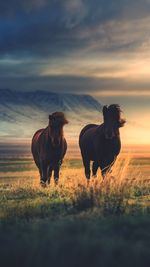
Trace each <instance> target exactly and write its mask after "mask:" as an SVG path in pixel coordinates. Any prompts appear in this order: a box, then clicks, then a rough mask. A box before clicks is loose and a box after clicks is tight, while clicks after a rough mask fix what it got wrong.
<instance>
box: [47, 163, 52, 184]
mask: <svg viewBox="0 0 150 267" xmlns="http://www.w3.org/2000/svg"><path fill="white" fill-rule="evenodd" d="M52 170H53V168H52V167H50V166H49V167H48V170H47V182H48V184H50V180H51V176H52Z"/></svg>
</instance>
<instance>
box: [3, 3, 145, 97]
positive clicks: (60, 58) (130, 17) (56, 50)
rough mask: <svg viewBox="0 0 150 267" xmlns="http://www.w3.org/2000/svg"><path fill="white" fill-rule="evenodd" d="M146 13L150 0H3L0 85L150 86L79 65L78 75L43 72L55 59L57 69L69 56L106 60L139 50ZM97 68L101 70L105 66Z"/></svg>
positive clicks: (55, 87) (142, 44)
mask: <svg viewBox="0 0 150 267" xmlns="http://www.w3.org/2000/svg"><path fill="white" fill-rule="evenodd" d="M149 14H150V1H149V0H137V1H134V0H130V1H129V0H115V1H110V0H93V1H91V0H73V1H70V0H61V1H60V0H22V1H20V0H6V1H1V2H0V87H1V88H2V87H10V88H12V87H13V88H14V89H15V88H16V89H26V88H28V89H41V88H43V89H47V90H48V89H50V90H58V91H59V90H64V91H66V92H68V91H74V90H75V91H77V92H80V91H82V92H84V91H85V92H86V91H88V92H89V91H90V90H93V91H101V90H127V89H129V90H133V89H138V88H140V90H141V88H142V89H145V90H146V89H149V88H148V81H147V82H146V81H145V82H144V83H143V87H142V82H140V83H139V82H131V81H130V82H128V81H127V80H126V79H123V78H112V77H110V78H109V77H108V78H99V79H98V78H94V77H92V74H93V76H94V72H93V73H92V74H91V76H90V77H86V76H85V77H84V76H82V75H81V76H80V75H79V71H78V73H77V74H76V73H75V74H76V75H78V76H74V75H72V76H69V75H68V73H67V72H66V75H64V76H63V75H57V76H56V75H55V76H52V75H51V76H42V75H43V74H42V73H43V72H42V70H43V69H45V68H46V66H47V67H49V66H50V65H51V69H53V67H55V69H56V66H54V61H55V60H56V61H57V64H58V69H59V71H58V73H61V68H60V67H59V63H60V64H61V66H62V69H63V66H64V65H65V62H66V60H67V59H68V58H69V59H71V60H72V62H73V61H74V59H75V58H79V59H80V60H81V59H82V58H86V57H88V58H89V62H90V57H91V58H92V57H93V56H94V57H97V59H98V60H101V61H102V62H105V56H107V57H108V56H109V57H110V58H111V59H113V58H116V56H119V57H120V58H122V55H123V54H125V56H126V54H128V53H129V54H133V53H134V52H136V53H137V52H138V51H140V53H141V52H142V49H143V48H142V47H144V49H145V48H146V49H147V50H149V34H150V29H149V23H150V16H149ZM104 55H105V56H104ZM125 56H124V57H125ZM71 60H70V62H71ZM48 61H49V62H48ZM79 63H80V62H79ZM48 64H49V66H48ZM98 69H99V71H100V73H103V72H105V66H104V67H103V66H102V67H101V68H100V67H99V66H98ZM107 70H108V67H107ZM107 70H106V72H107ZM116 70H117V67H116ZM108 71H109V70H108ZM110 71H111V70H110ZM112 71H113V70H112ZM87 72H88V66H87ZM97 72H98V71H97ZM63 73H64V72H63ZM37 87H39V88H37Z"/></svg>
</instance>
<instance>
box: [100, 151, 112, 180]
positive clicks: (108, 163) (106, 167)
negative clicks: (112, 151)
mask: <svg viewBox="0 0 150 267" xmlns="http://www.w3.org/2000/svg"><path fill="white" fill-rule="evenodd" d="M115 161H116V157H114V156H112V157H110V158H109V159H108V160H107V161H103V162H102V164H101V166H100V167H101V172H102V176H103V178H105V176H106V174H107V173H108V172H109V171H110V170H111V167H112V165H113V164H114V163H115Z"/></svg>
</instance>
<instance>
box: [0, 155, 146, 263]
mask: <svg viewBox="0 0 150 267" xmlns="http://www.w3.org/2000/svg"><path fill="white" fill-rule="evenodd" d="M149 165H150V158H148V157H147V158H140V157H139V158H134V159H131V158H129V157H125V158H122V157H121V158H120V159H118V161H117V162H116V164H115V166H114V167H113V169H112V172H111V173H109V174H108V175H107V177H106V178H105V180H104V181H103V179H102V177H101V176H100V173H99V174H98V177H97V178H92V179H91V181H90V184H89V186H87V183H86V179H85V178H84V173H83V168H82V163H81V161H80V160H77V159H76V160H73V159H72V160H65V161H64V164H63V167H62V170H61V176H60V182H59V185H58V186H55V185H54V181H53V179H52V181H51V185H50V186H49V187H47V188H45V189H43V188H41V187H40V185H39V177H38V172H37V170H36V168H35V165H34V163H33V161H32V160H31V159H23V160H19V159H13V160H12V159H11V160H10V159H9V160H7V159H5V160H1V161H0V201H1V206H0V220H1V221H0V245H1V249H0V265H1V266H2V267H3V266H37V267H39V266H42V265H43V266H52V267H55V266H73V267H74V266H89V267H90V266H96V267H99V266H104V267H107V266H118V267H120V266H123V267H124V266H133V265H135V266H136V267H140V266H142V267H143V266H144V267H149V266H150V172H149Z"/></svg>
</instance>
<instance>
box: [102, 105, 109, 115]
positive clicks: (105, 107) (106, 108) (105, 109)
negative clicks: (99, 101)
mask: <svg viewBox="0 0 150 267" xmlns="http://www.w3.org/2000/svg"><path fill="white" fill-rule="evenodd" d="M107 111H108V106H107V105H105V106H103V116H104V117H105V116H106V113H107Z"/></svg>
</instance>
